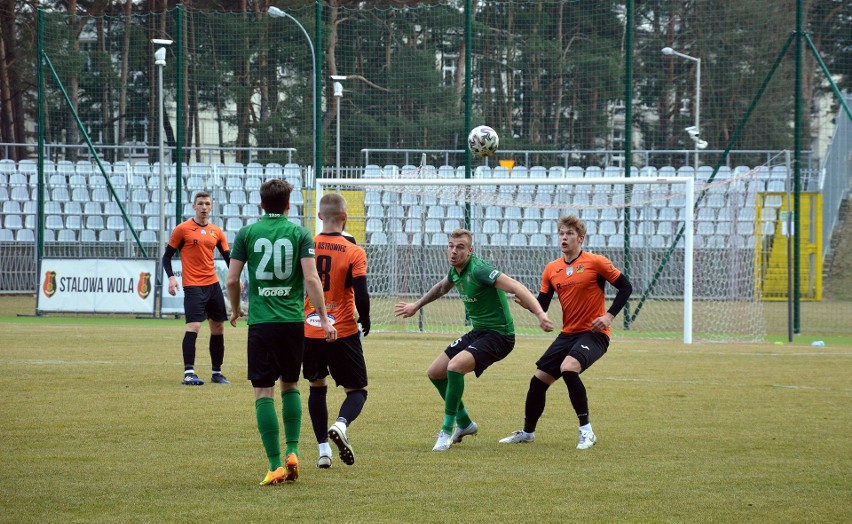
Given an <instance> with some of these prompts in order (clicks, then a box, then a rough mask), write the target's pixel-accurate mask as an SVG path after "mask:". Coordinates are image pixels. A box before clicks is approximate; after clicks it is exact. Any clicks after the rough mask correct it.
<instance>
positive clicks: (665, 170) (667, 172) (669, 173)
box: [657, 166, 677, 177]
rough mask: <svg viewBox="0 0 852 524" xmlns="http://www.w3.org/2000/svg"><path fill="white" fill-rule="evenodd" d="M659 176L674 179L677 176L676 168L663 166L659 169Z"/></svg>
mask: <svg viewBox="0 0 852 524" xmlns="http://www.w3.org/2000/svg"><path fill="white" fill-rule="evenodd" d="M657 176H659V177H674V176H677V170H676V169H675V168H674V166H662V167H660V168H659V169H657Z"/></svg>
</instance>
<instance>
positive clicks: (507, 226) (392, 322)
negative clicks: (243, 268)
mask: <svg viewBox="0 0 852 524" xmlns="http://www.w3.org/2000/svg"><path fill="white" fill-rule="evenodd" d="M498 170H499V168H497V169H495V170H494V171H498ZM490 171H491V170H490V169H487V168H486V169H482V168H477V170H476V175H477V176H476V178H469V179H465V178H456V177H453V178H437V177H428V178H419V176H422V175H423V174H424V173H423V172H422V171H421V170H420V169H417V170H413V171H411V172H410V173H409V175H414V176H409V177H406V173H405V172H403V173H402V177H401V178H360V179H336V178H335V179H332V178H325V179H322V178H320V179H316V180H315V197H316V198H315V199H314V206H315V208H316V209H315V210H316V212H317V213H318V212H319V209H318V208H319V200H320V199H321V198H322V195H323V193H324V192H325V191H329V190H334V191H342V192H345V193H346V194H347V195H348V198H347V200H351V199H353V198H354V199H358V200H360V199H361V198H363V199H364V200H363V202H361V201H359V202H357V204H358V205H357V206H353V202H352V201H350V206H349V207H350V213H349V223H348V224H347V230H348V231H349V232H350V233H354V234H355V236H356V237H357V239H358V242H359V243H361V244H363V245H364V246H365V247H366V248H367V251H368V264H369V266H370V293H371V298H372V299H373V303H374V306H373V307H372V308H371V309H372V311H373V314H372V316H373V319H372V320H373V325H374V329H375V328H378V329H379V330H386V331H422V332H435V333H438V332H441V333H443V332H458V331H459V330H460V329H464V314H463V311H462V309H461V306H459V305H458V304H451V301H450V300H443V299H441V300H439V301H436V302H434V303H432V304H429V305H427V306H426V307H425V308H423V310H421V315H420V316H419V318H416V319H414V320H411V319H409V320H408V321H406V320H401V319H396V318H394V317H393V304H394V303H396V302H398V301H400V300H404V301H408V300H411V299H414V298H417V297H419V296H420V295H422V294H423V293H424V292H425V291H427V290H428V289H429V288H430V287H431V286H432V285H434V284H435V283H436V282H437V281H438V280H439V279H440V278H442V277H443V276H444V275H446V272H447V271H448V270H449V266H448V265H447V260H446V241H447V234H448V233H449V232H450V231H451V230H452V229H453V228H455V227H465V228H466V229H469V230H470V231H471V232H472V233H473V237H474V252H475V253H478V254H479V255H480V256H483V257H484V258H486V259H488V260H490V261H491V262H492V263H494V264H495V265H496V266H497V268H498V269H500V270H501V271H504V272H505V273H506V274H507V275H509V276H511V277H513V278H515V279H517V280H519V281H521V282H522V283H524V284H525V285H527V287H529V288H530V289H532V290H533V291H534V292H535V291H536V290H537V289H538V287H539V284H540V275H541V271H542V270H543V268H544V265H545V264H546V263H547V262H549V261H550V260H553V259H555V258H557V257H558V256H559V255H560V250H559V246H558V238H557V236H556V231H555V228H556V220H557V219H558V217H559V216H561V215H564V214H568V213H571V214H577V215H578V216H580V218H582V219H583V220H584V222H586V224H587V226H588V229H589V231H588V233H587V236H586V241H585V242H584V247H583V248H584V249H585V250H588V251H593V252H598V253H602V254H605V255H606V256H608V258H610V259H611V260H613V262H614V263H615V265H616V266H617V267H620V268H622V269H623V270H625V268H627V271H629V274H628V275H627V276H628V277H629V278H630V279H631V281H632V282H633V284H634V294H633V297H631V301H630V302H631V303H636V304H637V308H636V310H634V311H632V312H629V309H628V310H626V311H625V322H624V334H629V333H628V332H631V331H633V332H636V333H637V334H638V335H639V336H649V337H665V338H671V335H672V334H673V332H674V331H675V330H676V331H678V332H680V335H679V337H682V340H683V342H684V343H686V344H691V343H692V341H693V329H694V328H693V301H694V297H693V294H694V287H693V274H694V256H695V255H694V229H695V225H694V212H695V209H694V207H695V199H694V194H695V181H694V178H693V177H688V176H683V177H660V176H653V177H641V176H640V177H589V178H557V177H534V178H520V177H519V178H515V177H501V176H498V177H494V176H493V173H490ZM519 171H520V170H519ZM498 172H499V171H498ZM488 175H492V176H490V177H489V176H488ZM362 204H363V207H362ZM354 207H357V208H358V209H363V213H361V214H362V215H363V216H357V215H356V214H353V213H352V209H353V208H354ZM658 209H666V210H667V211H666V212H662V211H660V212H659V213H658V212H657V210H658ZM661 222H665V223H666V224H667V225H666V226H663V227H659V224H660V223H661ZM316 227H317V231H319V230H320V228H321V222H320V221H319V220H317V222H316ZM663 230H666V231H669V230H670V231H671V233H670V234H669V235H663V234H659V233H661V232H662V231H663ZM593 231H594V232H593ZM625 261H629V262H628V263H625ZM637 284H639V285H637ZM607 292H608V298H609V297H611V294H612V290H611V289H608V290H607ZM447 296H448V297H453V296H455V291H451V292H450V293H449V294H448V295H447ZM453 302H456V303H457V302H458V301H457V300H455V301H453ZM652 302H653V303H654V304H661V303H665V308H662V309H665V311H660V312H658V313H652V311H650V310H653V309H654V307H655V306H654V304H651V303H652ZM678 306H680V307H678ZM513 307H514V305H513ZM674 308H677V310H676V311H675V310H674ZM640 311H641V315H640ZM673 311H675V312H674V313H672V312H673ZM549 314H550V315H551V318H552V319H553V320H554V322H555V323H556V324H557V325H561V317H560V309H559V307H551V308H550V310H549ZM513 316H514V319H515V323H516V329H517V331H518V332H519V333H535V332H536V331H535V329H534V327H535V326H536V325H537V324H535V323H534V322H533V320H534V318H532V316H531V315H530V314H529V313H528V312H526V311H524V310H522V309H517V310H513ZM652 317H656V318H654V319H653V320H650V321H645V319H646V318H648V319H651V318H652ZM667 317H679V318H680V319H681V322H680V325H679V327H677V328H675V330H673V329H672V327H673V326H672V323H671V322H670V320H671V319H670V318H669V319H668V320H669V322H660V321H661V320H664V319H666V318H667ZM453 324H455V325H453ZM614 324H615V323H614ZM664 324H665V325H664ZM614 327H615V326H614ZM666 333H668V335H667V334H666Z"/></svg>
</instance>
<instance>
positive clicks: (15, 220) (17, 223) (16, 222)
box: [3, 215, 24, 231]
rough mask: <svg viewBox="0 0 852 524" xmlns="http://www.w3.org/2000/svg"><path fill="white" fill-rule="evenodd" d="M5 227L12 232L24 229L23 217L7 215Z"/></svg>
mask: <svg viewBox="0 0 852 524" xmlns="http://www.w3.org/2000/svg"><path fill="white" fill-rule="evenodd" d="M3 227H4V228H5V229H11V230H12V231H17V230H19V229H23V227H24V219H23V218H21V215H6V216H5V217H4V218H3Z"/></svg>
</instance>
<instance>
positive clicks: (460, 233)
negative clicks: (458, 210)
mask: <svg viewBox="0 0 852 524" xmlns="http://www.w3.org/2000/svg"><path fill="white" fill-rule="evenodd" d="M462 237H464V238H466V239H467V245H468V247H469V246H472V245H473V233H471V232H470V231H469V230H467V229H464V228H461V227H460V228H458V229H453V232H452V233H450V238H462Z"/></svg>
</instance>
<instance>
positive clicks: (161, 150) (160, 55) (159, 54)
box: [151, 38, 172, 317]
mask: <svg viewBox="0 0 852 524" xmlns="http://www.w3.org/2000/svg"><path fill="white" fill-rule="evenodd" d="M151 42H152V43H153V44H154V45H158V46H160V47H159V48H158V49H157V50H156V51H155V52H154V65H155V66H156V67H157V98H158V102H159V104H158V105H159V110H158V115H157V120H158V121H159V126H160V127H159V131H158V133H157V134H158V135H159V140H158V142H159V144H158V148H157V149H158V156H159V160H160V188H159V192H160V232H159V238H158V240H159V249H158V250H157V253H158V256H157V277H156V278H155V279H154V282H155V284H156V285H157V288H158V289H159V291H160V293H159V294H160V297H161V298H160V300H159V301H158V306H157V311H156V313H155V315H156V316H157V317H160V316H162V314H163V300H162V287H163V284H164V280H163V266H162V265H163V255H164V254H165V252H166V200H165V192H166V171H165V169H166V168H165V162H164V159H165V142H164V140H163V135H165V129H164V128H165V126H164V125H163V112H164V111H165V103H164V101H163V68H164V67H166V47H165V46H168V45H171V43H172V42H171V40H162V39H158V38H155V39H153V40H151Z"/></svg>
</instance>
